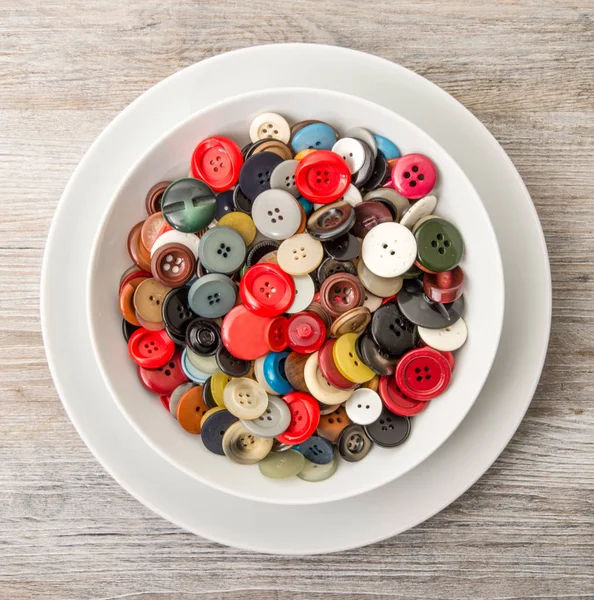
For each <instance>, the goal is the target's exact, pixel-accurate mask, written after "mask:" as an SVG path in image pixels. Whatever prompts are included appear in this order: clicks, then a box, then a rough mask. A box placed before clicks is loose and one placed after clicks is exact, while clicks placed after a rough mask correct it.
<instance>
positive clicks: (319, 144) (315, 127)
mask: <svg viewBox="0 0 594 600" xmlns="http://www.w3.org/2000/svg"><path fill="white" fill-rule="evenodd" d="M336 137H337V136H336V132H335V131H334V129H332V127H330V125H326V123H320V122H317V123H311V124H309V125H306V126H305V127H303V128H302V129H299V130H298V131H296V132H295V133H294V134H293V137H292V139H291V148H292V149H293V152H295V154H297V153H298V152H302V151H303V150H331V149H332V147H333V146H334V144H336Z"/></svg>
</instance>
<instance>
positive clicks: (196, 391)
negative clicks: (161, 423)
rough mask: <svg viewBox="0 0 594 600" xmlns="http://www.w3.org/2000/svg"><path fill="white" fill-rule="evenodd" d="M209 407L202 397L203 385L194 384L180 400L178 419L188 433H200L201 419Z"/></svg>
mask: <svg viewBox="0 0 594 600" xmlns="http://www.w3.org/2000/svg"><path fill="white" fill-rule="evenodd" d="M207 410H208V407H207V406H206V404H205V403H204V399H203V397H202V387H200V386H194V387H193V388H191V389H190V390H188V391H187V392H186V393H185V394H184V395H183V396H182V397H181V398H180V400H179V403H178V405H177V420H178V421H179V424H180V425H181V426H182V427H183V429H185V430H186V431H187V432H188V433H200V431H201V427H200V421H201V419H202V415H204V413H206V411H207Z"/></svg>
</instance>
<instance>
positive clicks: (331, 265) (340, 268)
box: [316, 258, 357, 284]
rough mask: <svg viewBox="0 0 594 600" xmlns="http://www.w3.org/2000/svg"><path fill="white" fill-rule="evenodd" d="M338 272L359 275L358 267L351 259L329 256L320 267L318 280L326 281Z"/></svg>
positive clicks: (317, 274) (320, 281)
mask: <svg viewBox="0 0 594 600" xmlns="http://www.w3.org/2000/svg"><path fill="white" fill-rule="evenodd" d="M336 273H349V274H350V275H354V276H355V277H356V276H357V269H356V268H355V265H354V264H353V263H352V262H351V261H350V260H334V259H333V258H327V259H326V260H325V261H324V262H323V263H322V264H321V265H320V266H319V267H318V271H317V273H316V276H317V279H318V282H319V283H320V284H322V283H324V281H326V279H328V277H330V275H335V274H336Z"/></svg>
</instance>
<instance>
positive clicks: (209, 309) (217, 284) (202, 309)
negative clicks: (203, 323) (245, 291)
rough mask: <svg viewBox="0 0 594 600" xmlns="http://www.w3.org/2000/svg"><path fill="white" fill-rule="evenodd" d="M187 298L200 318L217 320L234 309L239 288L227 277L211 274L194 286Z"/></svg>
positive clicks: (196, 282)
mask: <svg viewBox="0 0 594 600" xmlns="http://www.w3.org/2000/svg"><path fill="white" fill-rule="evenodd" d="M170 293H171V292H170ZM187 298H188V303H189V306H190V308H191V309H192V310H193V311H194V312H195V313H196V314H197V315H198V316H200V317H206V318H208V319H216V318H217V317H222V316H223V315H226V314H227V313H228V312H229V311H230V310H231V309H232V308H233V306H234V305H235V299H236V298H237V288H236V287H235V284H234V283H233V281H231V279H230V278H229V277H227V275H222V274H221V273H209V274H208V275H203V276H202V277H200V278H199V279H198V280H197V281H195V282H194V283H193V284H192V287H190V289H189V291H188V292H187Z"/></svg>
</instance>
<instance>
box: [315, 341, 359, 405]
mask: <svg viewBox="0 0 594 600" xmlns="http://www.w3.org/2000/svg"><path fill="white" fill-rule="evenodd" d="M335 343H336V340H333V339H329V340H326V342H325V343H324V345H323V346H322V347H321V348H320V351H319V352H318V367H319V369H320V373H321V374H322V377H323V378H324V379H325V380H326V381H327V382H328V383H329V384H330V385H332V386H334V387H335V388H338V389H339V390H353V389H355V388H356V387H357V384H356V383H353V382H352V381H349V380H348V379H346V377H343V376H342V375H341V374H340V371H339V370H338V369H337V368H336V364H335V363H334V357H333V355H332V352H333V348H334V344H335ZM347 399H348V398H347Z"/></svg>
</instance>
